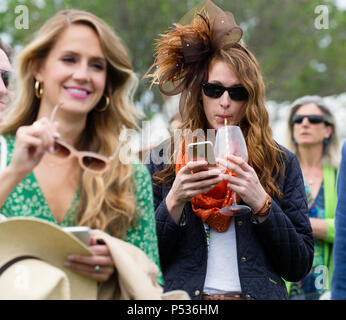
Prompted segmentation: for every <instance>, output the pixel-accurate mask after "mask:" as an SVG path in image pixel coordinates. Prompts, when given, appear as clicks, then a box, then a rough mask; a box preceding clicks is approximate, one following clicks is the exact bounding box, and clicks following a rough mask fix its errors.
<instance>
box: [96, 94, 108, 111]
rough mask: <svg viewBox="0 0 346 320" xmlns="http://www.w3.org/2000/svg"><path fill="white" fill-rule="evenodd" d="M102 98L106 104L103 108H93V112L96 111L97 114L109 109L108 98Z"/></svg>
mask: <svg viewBox="0 0 346 320" xmlns="http://www.w3.org/2000/svg"><path fill="white" fill-rule="evenodd" d="M104 97H105V99H106V104H105V105H104V107H102V108H95V110H96V111H97V112H103V111H105V110H107V109H108V107H109V102H110V100H109V98H108V97H107V96H104Z"/></svg>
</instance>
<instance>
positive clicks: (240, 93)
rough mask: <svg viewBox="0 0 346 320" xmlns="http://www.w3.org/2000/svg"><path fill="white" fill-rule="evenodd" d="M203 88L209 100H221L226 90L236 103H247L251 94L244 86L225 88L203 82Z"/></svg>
mask: <svg viewBox="0 0 346 320" xmlns="http://www.w3.org/2000/svg"><path fill="white" fill-rule="evenodd" d="M202 88H203V92H204V94H205V95H206V96H207V97H209V98H215V99H216V98H220V97H221V96H222V95H223V93H224V92H225V91H226V90H227V91H228V94H229V96H230V98H231V99H232V100H234V101H246V100H247V99H248V98H249V93H248V92H247V90H246V89H245V88H244V87H243V86H231V87H224V86H222V85H220V84H216V83H209V82H202Z"/></svg>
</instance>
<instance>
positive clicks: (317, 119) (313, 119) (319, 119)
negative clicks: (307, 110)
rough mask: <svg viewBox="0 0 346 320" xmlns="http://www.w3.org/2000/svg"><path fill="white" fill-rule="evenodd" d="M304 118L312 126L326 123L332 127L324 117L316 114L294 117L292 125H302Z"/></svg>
mask: <svg viewBox="0 0 346 320" xmlns="http://www.w3.org/2000/svg"><path fill="white" fill-rule="evenodd" d="M304 118H308V120H309V122H310V123H311V124H319V123H322V122H324V123H325V124H327V125H330V123H329V122H328V121H327V120H326V119H325V118H324V117H323V116H318V115H314V114H309V115H306V114H302V115H298V114H296V115H294V116H293V117H292V121H291V124H292V125H293V124H296V123H299V124H300V123H302V122H303V120H304Z"/></svg>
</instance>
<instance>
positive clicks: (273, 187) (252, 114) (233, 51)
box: [154, 43, 283, 196]
mask: <svg viewBox="0 0 346 320" xmlns="http://www.w3.org/2000/svg"><path fill="white" fill-rule="evenodd" d="M214 61H223V62H225V63H227V64H228V65H229V66H230V67H231V68H232V69H233V70H234V72H235V73H236V75H237V76H238V78H239V79H240V81H241V84H242V85H243V86H244V87H245V88H246V90H247V91H248V93H249V99H248V101H247V102H246V103H245V105H244V108H246V112H245V117H244V118H243V119H242V121H241V123H240V127H241V129H242V131H243V134H244V137H245V140H246V143H247V147H248V154H249V164H250V165H251V166H252V167H253V168H254V170H255V171H256V173H257V175H258V177H259V180H260V182H261V184H262V186H263V187H264V189H265V190H266V192H268V193H269V194H271V195H274V194H276V195H278V196H282V194H281V192H280V190H279V187H278V185H277V184H276V180H277V178H278V175H279V170H280V166H281V165H282V164H283V157H282V156H283V151H282V150H281V149H280V147H279V146H278V144H277V143H276V142H275V141H274V140H273V137H272V130H271V128H270V125H269V114H268V111H267V109H266V107H265V104H264V100H265V85H264V81H263V78H262V75H261V72H260V67H259V64H258V62H257V60H256V58H255V57H254V55H253V54H252V53H251V52H250V51H249V50H248V49H247V48H245V46H244V45H242V44H239V43H235V44H233V45H232V46H230V47H228V48H227V49H221V50H219V51H217V52H216V53H215V54H214V55H213V57H212V59H211V62H210V63H213V62H214ZM189 89H190V90H189V94H188V95H187V97H186V102H185V103H184V104H183V105H181V110H180V112H181V116H182V123H181V125H180V127H179V129H191V130H192V131H194V130H197V129H201V128H202V129H204V130H206V128H207V119H206V116H205V113H204V110H203V105H202V98H201V88H200V87H199V88H196V87H195V88H189ZM172 141H173V139H172ZM174 149H176V148H174ZM176 155H177V151H175V153H174V154H173V157H172V158H173V161H171V164H170V165H169V166H168V167H167V168H165V169H164V170H162V171H160V172H158V173H156V174H155V176H154V177H155V178H156V180H157V181H158V183H163V182H167V181H168V180H171V178H172V177H174V170H175V161H174V159H176Z"/></svg>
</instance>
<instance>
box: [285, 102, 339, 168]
mask: <svg viewBox="0 0 346 320" xmlns="http://www.w3.org/2000/svg"><path fill="white" fill-rule="evenodd" d="M310 103H313V104H315V105H316V106H317V107H318V108H319V109H320V110H321V111H322V113H323V117H324V119H325V120H326V122H327V124H326V125H329V126H330V127H331V128H332V134H331V135H330V137H329V139H328V140H326V141H325V143H324V144H323V154H322V165H329V166H331V167H333V168H335V169H337V168H338V167H339V164H340V158H341V155H340V148H339V138H338V133H337V127H336V121H335V117H334V115H333V113H332V112H331V111H330V109H329V108H328V106H327V104H326V103H325V101H324V99H323V98H322V97H320V96H303V97H300V98H298V99H296V100H295V101H294V102H293V103H292V105H291V110H290V113H289V116H288V121H287V128H288V132H289V134H288V135H286V137H287V138H286V140H287V141H286V145H287V147H288V148H289V149H290V150H291V151H292V152H294V153H295V154H296V155H297V157H298V158H299V152H298V148H297V144H296V143H295V141H294V138H293V124H292V118H293V116H294V115H295V114H296V113H297V111H298V110H299V108H300V107H301V106H303V105H305V104H310Z"/></svg>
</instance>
